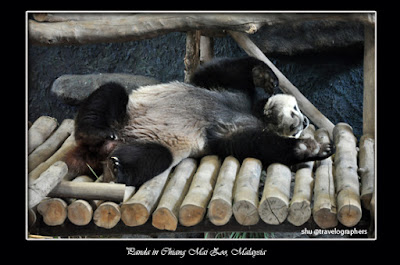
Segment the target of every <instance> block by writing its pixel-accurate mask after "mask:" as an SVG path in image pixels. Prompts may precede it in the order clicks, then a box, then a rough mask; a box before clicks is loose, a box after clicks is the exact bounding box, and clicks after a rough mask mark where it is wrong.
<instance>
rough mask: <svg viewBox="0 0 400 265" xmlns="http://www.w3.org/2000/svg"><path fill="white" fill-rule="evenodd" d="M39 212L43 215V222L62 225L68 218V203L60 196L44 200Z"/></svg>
mask: <svg viewBox="0 0 400 265" xmlns="http://www.w3.org/2000/svg"><path fill="white" fill-rule="evenodd" d="M37 210H38V212H39V213H40V214H41V215H42V216H43V222H44V223H45V224H46V225H49V226H55V225H62V224H63V223H64V221H65V219H66V218H67V212H68V210H67V203H66V202H65V201H64V200H62V199H60V198H47V199H44V200H42V201H41V202H40V203H39V205H38V207H37Z"/></svg>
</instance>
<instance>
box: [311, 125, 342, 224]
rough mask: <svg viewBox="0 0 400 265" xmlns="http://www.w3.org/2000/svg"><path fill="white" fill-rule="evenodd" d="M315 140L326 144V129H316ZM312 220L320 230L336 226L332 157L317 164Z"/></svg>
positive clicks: (327, 136)
mask: <svg viewBox="0 0 400 265" xmlns="http://www.w3.org/2000/svg"><path fill="white" fill-rule="evenodd" d="M315 138H316V140H317V142H319V143H328V142H329V141H330V140H329V135H328V132H327V130H326V129H323V128H321V129H318V130H317V131H316V132H315ZM312 215H313V219H314V221H315V223H316V224H317V225H318V226H319V227H321V228H324V229H326V228H332V227H335V226H337V223H338V221H337V208H336V195H335V183H334V179H333V167H332V157H328V158H326V159H324V160H322V161H319V162H317V169H316V171H315V185H314V207H313V213H312Z"/></svg>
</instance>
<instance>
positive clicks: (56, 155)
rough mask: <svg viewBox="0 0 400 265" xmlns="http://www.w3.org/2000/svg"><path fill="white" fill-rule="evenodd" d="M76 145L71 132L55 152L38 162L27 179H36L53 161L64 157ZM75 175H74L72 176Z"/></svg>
mask: <svg viewBox="0 0 400 265" xmlns="http://www.w3.org/2000/svg"><path fill="white" fill-rule="evenodd" d="M75 146H76V143H75V136H74V134H71V135H70V136H69V137H68V138H67V140H65V142H64V143H63V145H62V146H61V147H60V148H59V149H58V150H57V152H55V153H54V154H53V155H52V156H51V157H49V158H48V159H47V160H46V161H44V162H42V163H40V165H38V166H37V167H36V168H35V169H34V170H32V171H31V172H30V173H29V180H35V179H37V178H38V177H39V176H40V174H42V173H43V172H44V171H45V170H46V169H48V168H49V167H50V166H51V165H53V164H54V163H55V162H57V161H60V160H62V159H63V158H64V156H65V154H66V153H67V152H69V151H70V150H71V149H72V148H74V147H75ZM73 177H76V176H73Z"/></svg>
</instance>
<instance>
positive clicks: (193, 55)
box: [184, 30, 201, 83]
mask: <svg viewBox="0 0 400 265" xmlns="http://www.w3.org/2000/svg"><path fill="white" fill-rule="evenodd" d="M200 36H201V35H200V31H199V30H195V31H188V32H187V33H186V54H185V59H184V63H185V78H184V82H186V83H189V81H190V77H191V76H192V74H193V73H194V71H195V70H196V69H197V67H198V66H199V64H200Z"/></svg>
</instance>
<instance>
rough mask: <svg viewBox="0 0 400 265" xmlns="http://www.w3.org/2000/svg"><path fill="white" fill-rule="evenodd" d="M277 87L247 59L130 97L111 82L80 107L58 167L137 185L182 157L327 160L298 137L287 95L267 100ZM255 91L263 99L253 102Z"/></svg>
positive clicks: (301, 123)
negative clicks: (68, 146) (70, 141)
mask: <svg viewBox="0 0 400 265" xmlns="http://www.w3.org/2000/svg"><path fill="white" fill-rule="evenodd" d="M278 85H279V84H278V79H277V77H276V76H275V74H274V73H273V72H272V70H271V69H270V68H269V67H268V66H267V65H266V64H265V63H263V62H261V61H259V60H257V59H255V58H252V57H244V58H238V59H222V60H221V59H220V60H215V61H212V62H211V63H208V64H205V65H203V66H201V67H200V68H199V69H198V70H197V71H196V72H195V73H194V74H193V75H192V78H191V82H190V84H189V83H182V82H176V81H175V82H170V83H165V84H158V85H150V86H143V87H140V88H138V89H136V90H133V91H131V92H129V93H127V92H126V91H125V89H124V88H123V87H122V86H121V85H119V84H117V83H107V84H104V85H102V86H100V87H99V88H98V89H97V90H96V91H94V92H93V93H92V94H91V95H90V96H89V97H88V98H87V99H86V100H85V101H84V102H83V103H82V104H81V106H80V108H79V110H78V114H77V116H76V119H75V122H76V123H75V124H76V128H75V139H76V143H77V146H76V148H75V149H74V150H72V151H71V152H70V153H69V154H68V155H67V157H66V159H65V161H66V162H67V165H68V166H69V168H70V170H71V171H72V172H74V173H75V174H83V173H85V171H87V170H88V165H89V166H90V167H91V168H92V169H94V170H95V171H97V172H101V171H103V173H104V176H105V180H106V181H107V180H108V181H110V180H114V181H116V182H118V183H125V184H126V185H131V186H139V185H141V184H143V183H144V182H146V181H147V180H149V179H151V178H153V177H154V176H157V175H158V174H160V173H162V172H163V171H165V170H167V169H169V168H172V167H173V166H175V165H177V164H178V163H179V162H180V161H182V160H183V159H185V158H187V157H194V158H198V157H202V156H204V155H208V154H214V155H218V156H220V157H221V158H224V157H226V156H229V155H232V156H234V157H236V158H237V159H239V160H243V159H245V158H246V157H253V158H257V159H260V160H261V161H262V163H263V165H264V166H268V165H269V164H271V163H274V162H279V163H283V164H286V165H289V166H290V165H292V164H296V163H299V162H305V161H310V160H320V159H324V158H326V157H328V156H330V155H331V153H332V147H331V145H330V144H324V145H320V144H319V143H318V142H316V141H315V140H314V139H301V138H298V136H299V135H300V133H301V132H302V131H303V130H304V128H305V127H306V126H308V119H307V118H306V117H305V116H304V115H303V114H302V113H301V111H300V109H299V107H298V105H297V102H296V99H295V98H294V97H293V96H290V95H283V94H276V95H272V96H270V93H272V92H273V90H274V89H275V88H277V87H278ZM260 86H261V88H262V89H263V90H264V91H265V95H267V97H261V98H260V99H258V98H257V97H256V96H255V95H256V94H257V93H256V87H260Z"/></svg>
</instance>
